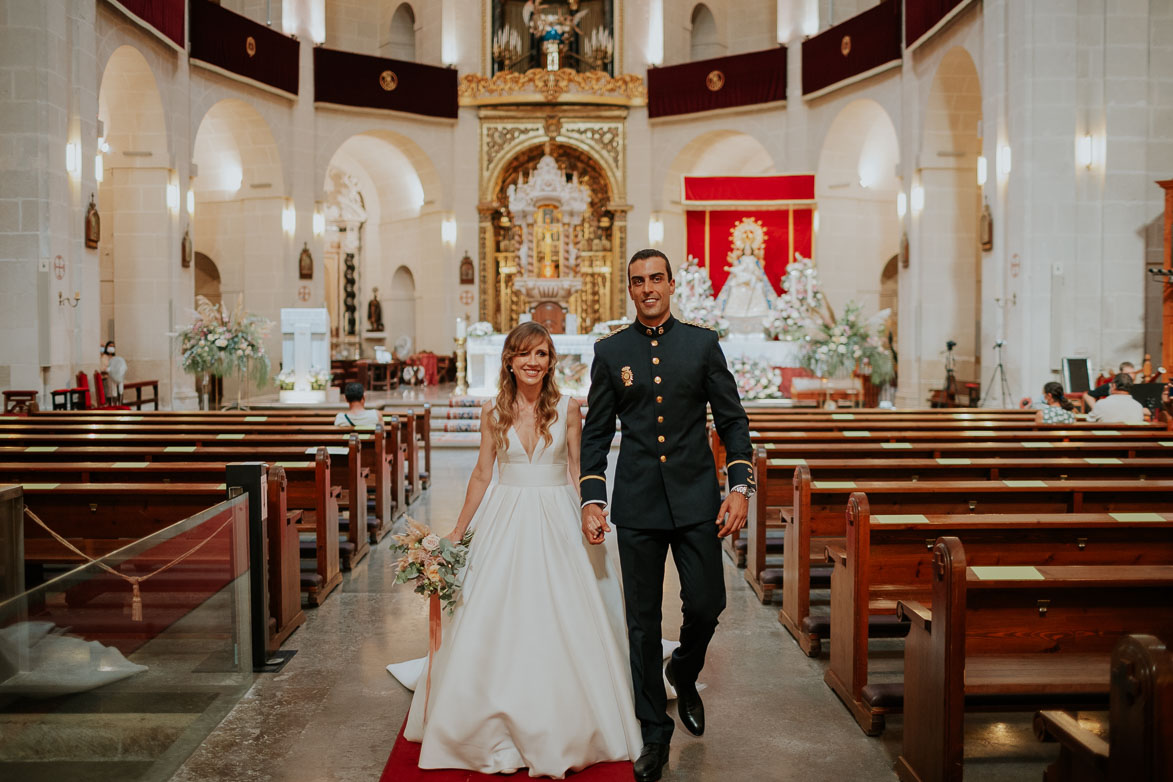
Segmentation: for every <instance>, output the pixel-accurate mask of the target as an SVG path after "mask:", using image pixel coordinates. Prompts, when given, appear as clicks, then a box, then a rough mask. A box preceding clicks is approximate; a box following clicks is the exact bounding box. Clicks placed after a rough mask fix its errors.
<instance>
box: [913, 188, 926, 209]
mask: <svg viewBox="0 0 1173 782" xmlns="http://www.w3.org/2000/svg"><path fill="white" fill-rule="evenodd" d="M911 201H912V213H913V214H914V215H918V214H920V213H921V212H922V211H924V208H925V188H924V185H919V184H917V185H913V186H912V198H911Z"/></svg>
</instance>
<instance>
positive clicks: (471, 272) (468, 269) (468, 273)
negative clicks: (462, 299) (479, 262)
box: [460, 250, 477, 285]
mask: <svg viewBox="0 0 1173 782" xmlns="http://www.w3.org/2000/svg"><path fill="white" fill-rule="evenodd" d="M476 281H477V280H476V269H475V268H474V267H473V264H472V258H469V257H468V250H465V251H464V257H463V258H461V259H460V284H461V285H473V284H475V283H476Z"/></svg>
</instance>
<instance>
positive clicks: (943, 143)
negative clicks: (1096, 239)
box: [905, 46, 996, 398]
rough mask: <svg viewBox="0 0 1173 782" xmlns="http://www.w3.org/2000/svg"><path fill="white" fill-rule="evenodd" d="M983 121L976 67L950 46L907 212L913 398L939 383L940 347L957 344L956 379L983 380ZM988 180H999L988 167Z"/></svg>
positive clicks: (931, 96)
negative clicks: (915, 326) (913, 277)
mask: <svg viewBox="0 0 1173 782" xmlns="http://www.w3.org/2000/svg"><path fill="white" fill-rule="evenodd" d="M981 118H982V93H981V81H980V78H979V76H978V70H977V67H976V66H975V64H974V61H973V58H972V57H971V56H970V54H969V52H968V51H967V50H966V49H964V48H963V47H960V46H955V47H953V48H952V49H950V50H949V51H947V52H946V53H945V54H944V56H943V57H942V59H941V62H940V64H939V65H938V67H937V71H936V73H935V74H934V76H933V80H932V84H931V86H930V88H929V93H928V97H927V99H926V101H925V114H924V126H923V133H922V136H921V151H920V158H919V160H920V169H919V170H918V171H917V172H916V174H915V176H914V180H913V182H912V187H913V188H917V187H919V188H921V189H922V192H923V201H924V207H923V211H920V212H919V213H918V212H917V210H916V209H911V208H910V217H911V229H910V232H911V233H912V234H913V235H914V236H915V241H914V247H916V248H918V249H919V252H914V255H919V259H920V262H919V263H918V264H917V272H916V273H917V283H918V285H917V287H918V294H917V295H916V297H915V301H916V306H917V307H918V308H919V313H918V315H919V317H918V318H917V320H916V322H917V323H919V324H920V325H919V328H920V333H918V334H916V335H914V339H915V340H917V342H916V344H915V345H914V350H913V353H912V355H916V356H918V360H919V362H920V366H919V368H918V370H919V371H918V381H919V382H918V385H919V387H918V388H917V389H916V390H917V391H918V392H919V396H920V397H923V398H927V393H928V391H929V389H931V388H933V387H936V386H939V385H940V384H941V378H943V377H944V374H945V370H944V359H943V348H942V346H943V344H944V341H945V340H948V339H952V340H955V341H956V342H957V348H956V350H955V351H954V352H955V356H956V373H957V378H958V379H959V380H963V381H965V380H978V379H979V378H980V373H981V345H980V338H981V328H980V326H979V320H980V314H981V250H980V246H979V243H978V222H979V219H980V214H981V189H980V188H979V186H978V184H977V158H978V155H979V154H980V152H981V137H980V135H979V133H980V131H979V127H980V123H981ZM989 176H990V177H991V178H994V177H996V174H995V172H994V166H993V165H991V166H990V167H989ZM917 200H919V197H918V199H917ZM913 262H914V263H916V260H915V259H914V261H913ZM910 322H911V321H910ZM938 343H940V344H938ZM905 353H906V354H908V351H907V350H906V351H905ZM919 357H925V358H919Z"/></svg>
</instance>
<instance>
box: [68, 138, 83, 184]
mask: <svg viewBox="0 0 1173 782" xmlns="http://www.w3.org/2000/svg"><path fill="white" fill-rule="evenodd" d="M65 170H66V171H68V172H69V175H70V176H71V177H73V178H74V179H80V178H81V145H80V144H78V143H77V142H76V141H71V142H69V143H68V144H66V145H65Z"/></svg>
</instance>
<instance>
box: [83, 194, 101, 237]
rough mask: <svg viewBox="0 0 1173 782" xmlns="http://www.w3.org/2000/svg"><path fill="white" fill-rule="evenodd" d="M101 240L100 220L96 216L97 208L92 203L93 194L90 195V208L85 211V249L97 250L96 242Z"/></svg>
mask: <svg viewBox="0 0 1173 782" xmlns="http://www.w3.org/2000/svg"><path fill="white" fill-rule="evenodd" d="M101 238H102V218H101V217H100V216H99V215H98V206H97V204H95V203H94V194H93V193H90V206H89V208H88V209H86V247H88V248H90V249H91V250H96V249H98V241H99V240H100V239H101Z"/></svg>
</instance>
